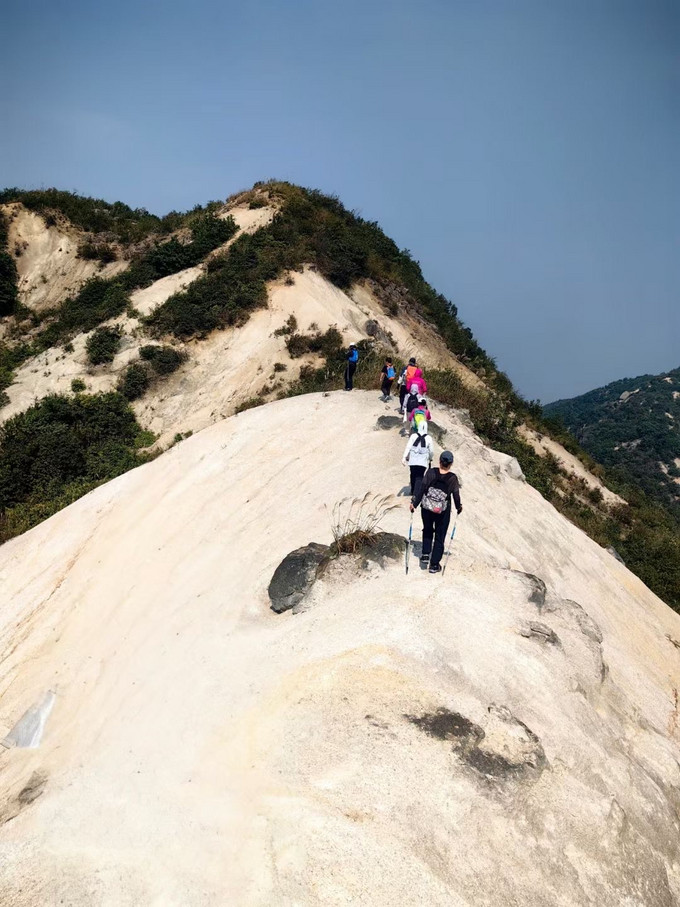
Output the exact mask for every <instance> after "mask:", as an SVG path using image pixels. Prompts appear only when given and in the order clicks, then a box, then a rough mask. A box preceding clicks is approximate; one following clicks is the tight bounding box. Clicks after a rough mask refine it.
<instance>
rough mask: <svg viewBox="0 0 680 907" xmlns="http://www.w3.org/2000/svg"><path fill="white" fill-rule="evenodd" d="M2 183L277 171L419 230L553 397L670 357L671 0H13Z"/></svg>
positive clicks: (508, 355)
mask: <svg viewBox="0 0 680 907" xmlns="http://www.w3.org/2000/svg"><path fill="white" fill-rule="evenodd" d="M3 24H4V32H5V35H6V38H7V40H6V42H5V46H4V50H3V55H2V60H1V61H0V74H1V75H2V84H3V87H4V90H3V92H2V100H1V101H0V105H1V107H0V115H1V116H2V123H3V129H2V130H1V131H0V184H3V185H19V186H26V187H35V186H51V185H54V186H58V187H60V188H67V189H74V190H77V191H78V192H81V193H84V194H88V195H96V196H101V197H104V198H106V199H109V200H115V199H121V200H122V201H125V202H127V203H128V204H131V205H134V206H144V207H146V208H148V209H149V210H152V211H154V212H157V213H164V212H166V211H168V210H170V209H173V208H175V209H183V208H187V207H192V206H193V205H194V204H196V203H197V202H203V201H206V200H208V199H213V198H224V197H226V196H227V195H229V194H231V193H232V192H234V191H236V190H238V189H241V188H246V187H248V186H250V185H251V184H252V183H253V182H254V181H255V180H258V179H268V178H270V177H276V178H279V179H289V180H291V181H293V182H297V183H301V184H303V185H307V186H313V187H317V188H320V189H322V190H324V191H327V192H332V193H336V194H338V195H339V196H340V197H341V199H342V200H343V201H344V203H345V204H346V205H347V206H348V207H350V208H354V209H356V210H358V211H359V212H360V213H361V214H362V215H363V216H365V217H367V218H369V219H371V220H377V221H379V223H380V224H381V225H382V226H383V228H384V229H385V230H386V232H387V233H388V234H389V235H390V236H392V237H393V238H394V239H395V240H396V241H397V242H398V243H399V245H401V246H403V247H406V248H409V249H411V251H412V252H413V254H414V255H415V257H416V258H417V259H418V260H419V261H420V263H421V265H422V267H423V271H424V273H425V276H426V277H427V278H428V279H429V281H430V282H431V283H432V284H433V285H434V286H435V287H436V288H437V289H438V290H440V291H441V292H443V293H444V294H446V295H447V296H448V297H449V298H451V299H453V300H454V301H455V302H456V304H457V305H458V309H459V313H460V315H461V317H462V318H463V320H464V321H465V322H466V323H467V324H469V325H470V327H471V328H472V329H473V331H474V332H475V335H476V336H477V338H478V339H479V341H480V342H481V343H482V345H483V346H484V347H485V348H486V349H487V351H488V352H489V353H490V354H491V355H493V356H494V357H495V358H496V359H497V362H498V364H499V366H500V367H501V368H503V369H504V370H505V371H507V372H508V374H509V375H510V377H511V378H512V379H513V381H514V382H515V384H516V386H517V387H518V389H519V390H520V391H521V392H522V393H524V394H525V395H526V396H528V397H530V398H536V397H540V398H541V399H542V400H543V401H544V402H547V401H550V400H552V399H555V398H557V397H565V396H572V395H574V394H577V393H581V392H584V391H586V390H589V389H590V388H592V387H595V386H598V385H601V384H605V383H607V382H608V381H611V380H614V379H617V378H622V377H626V376H633V375H637V374H641V373H644V372H659V371H664V370H666V369H670V368H672V367H677V366H678V365H680V292H679V291H680V4H678V3H677V2H676V0H638V2H631V0H438V2H434V0H420V2H417V3H414V2H413V0H410V2H401V0H392V2H372V0H364V2H353V0H351V2H350V0H336V2H332V3H331V2H326V0H288V2H281V0H279V2H271V0H266V2H265V0H261V2H258V0H251V2H249V3H245V2H243V0H241V2H240V3H233V2H230V0H229V2H224V0H223V2H207V0H195V2H192V3H188V2H184V0H181V2H180V0H168V2H166V3H157V2H153V0H152V2H146V3H139V2H130V0H121V2H118V3H116V4H99V3H92V2H90V3H85V2H75V0H62V2H61V3H59V4H55V3H46V2H44V0H36V2H34V3H32V4H25V3H18V2H16V0H13V2H11V3H10V4H9V5H6V6H5V13H4V16H3Z"/></svg>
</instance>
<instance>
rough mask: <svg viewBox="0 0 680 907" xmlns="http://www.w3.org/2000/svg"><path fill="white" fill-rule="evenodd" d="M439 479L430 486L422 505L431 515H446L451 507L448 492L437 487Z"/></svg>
mask: <svg viewBox="0 0 680 907" xmlns="http://www.w3.org/2000/svg"><path fill="white" fill-rule="evenodd" d="M437 481H439V480H438V479H436V480H435V482H434V483H433V484H432V485H430V487H429V488H428V489H427V491H426V492H425V494H424V496H423V500H422V505H423V507H424V509H425V510H429V511H430V513H444V512H445V511H446V509H447V508H448V506H449V496H448V493H447V492H446V491H444V490H443V489H441V488H437V487H436V483H437Z"/></svg>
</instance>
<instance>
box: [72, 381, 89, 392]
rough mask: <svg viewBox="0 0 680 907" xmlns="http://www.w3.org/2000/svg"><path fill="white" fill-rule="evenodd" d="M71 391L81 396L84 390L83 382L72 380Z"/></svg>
mask: <svg viewBox="0 0 680 907" xmlns="http://www.w3.org/2000/svg"><path fill="white" fill-rule="evenodd" d="M71 390H72V391H73V393H74V394H82V393H83V391H84V390H86V385H85V382H84V381H83V380H82V378H74V379H73V381H72V382H71Z"/></svg>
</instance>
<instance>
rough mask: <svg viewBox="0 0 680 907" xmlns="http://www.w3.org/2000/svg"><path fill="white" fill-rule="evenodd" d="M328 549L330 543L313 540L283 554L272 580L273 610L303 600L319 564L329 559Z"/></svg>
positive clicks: (270, 586) (290, 606) (293, 605)
mask: <svg viewBox="0 0 680 907" xmlns="http://www.w3.org/2000/svg"><path fill="white" fill-rule="evenodd" d="M329 551H330V549H329V547H328V545H321V544H319V543H318V542H310V544H309V545H305V546H304V547H302V548H296V550H295V551H291V552H290V554H287V555H286V556H285V557H284V559H283V560H282V561H281V563H280V564H279V566H278V567H277V568H276V570H275V571H274V575H273V576H272V578H271V582H270V583H269V590H268V591H269V598H270V600H271V609H272V611H276V613H277V614H281V613H282V612H283V611H289V610H290V609H291V608H293V607H295V605H297V604H298V602H301V601H302V599H303V598H304V597H305V595H306V594H307V592H309V590H310V589H311V587H312V586H313V585H314V581H315V579H316V577H317V575H318V571H319V568H320V566H321V565H322V564H323V563H324V562H325V561H327V560H328V555H329Z"/></svg>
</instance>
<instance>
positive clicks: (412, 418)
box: [408, 397, 432, 431]
mask: <svg viewBox="0 0 680 907" xmlns="http://www.w3.org/2000/svg"><path fill="white" fill-rule="evenodd" d="M431 418H432V416H431V415H430V410H429V409H428V408H427V400H426V399H425V397H421V398H420V400H419V401H418V405H417V406H416V408H415V409H412V410H411V412H410V413H409V414H408V420H409V422H410V423H411V428H412V429H413V430H414V431H418V427H419V426H420V425H421V424H422V423H423V422H424V423H425V424H426V425H427V423H428V422H429V421H430V419H431Z"/></svg>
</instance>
